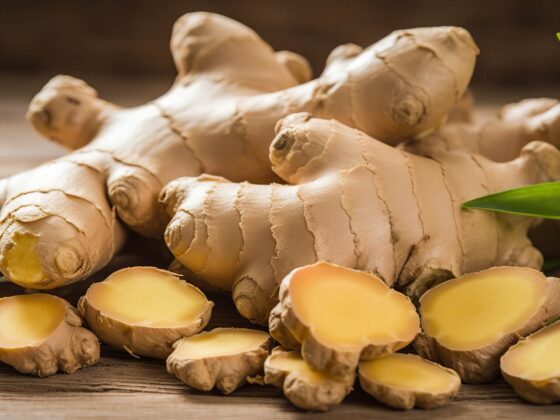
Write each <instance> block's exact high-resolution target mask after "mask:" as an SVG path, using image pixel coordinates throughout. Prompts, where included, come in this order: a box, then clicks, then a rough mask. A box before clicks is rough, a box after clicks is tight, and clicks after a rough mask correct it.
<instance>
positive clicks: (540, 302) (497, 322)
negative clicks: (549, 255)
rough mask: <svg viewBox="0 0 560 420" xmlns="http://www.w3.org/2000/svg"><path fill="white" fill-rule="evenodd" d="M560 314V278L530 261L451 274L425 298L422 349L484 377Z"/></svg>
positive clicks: (471, 377) (469, 378) (465, 374)
mask: <svg viewBox="0 0 560 420" xmlns="http://www.w3.org/2000/svg"><path fill="white" fill-rule="evenodd" d="M558 314H560V280H558V279H556V278H552V277H550V278H546V277H545V276H544V275H543V274H542V273H540V272H538V271H536V270H533V269H531V268H526V267H495V268H491V269H488V270H484V271H480V272H478V273H472V274H468V275H465V276H461V277H458V278H456V279H453V280H448V281H446V282H445V283H442V284H440V285H438V286H436V287H434V288H433V289H431V290H429V291H428V292H426V293H425V294H424V295H423V296H422V297H421V298H420V316H421V319H422V329H423V332H422V333H421V334H420V335H419V336H418V338H417V339H416V340H415V342H414V347H415V348H416V350H417V352H418V353H419V354H420V355H421V356H423V357H426V358H427V359H430V360H432V361H434V362H439V363H441V364H443V365H444V366H447V367H449V368H451V369H453V370H455V371H457V373H458V374H459V376H461V379H462V380H463V381H464V382H468V383H483V382H490V381H492V380H494V379H495V378H496V377H497V376H498V374H499V365H500V356H501V355H502V354H504V353H505V351H506V350H507V349H508V348H509V347H510V346H511V345H512V344H514V343H515V342H516V341H517V340H518V338H519V337H523V336H525V335H527V334H529V333H531V332H533V331H535V330H536V329H538V328H539V327H540V326H541V325H542V324H543V322H545V321H546V320H547V319H549V318H551V317H553V316H557V315H558Z"/></svg>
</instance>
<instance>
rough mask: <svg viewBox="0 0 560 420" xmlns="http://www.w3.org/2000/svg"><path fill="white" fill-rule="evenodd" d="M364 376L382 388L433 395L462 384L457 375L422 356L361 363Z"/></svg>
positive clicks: (403, 356) (392, 355)
mask: <svg viewBox="0 0 560 420" xmlns="http://www.w3.org/2000/svg"><path fill="white" fill-rule="evenodd" d="M359 369H360V376H363V377H365V378H367V380H369V381H373V382H376V383H379V384H381V385H384V386H387V387H391V388H397V389H401V390H406V391H417V392H427V393H432V394H440V393H447V392H450V391H452V390H453V389H454V388H455V387H456V386H457V382H458V381H460V379H459V377H458V376H457V375H456V374H453V372H452V371H450V370H449V369H445V368H443V367H441V366H439V365H437V364H435V363H431V362H428V361H426V360H424V359H422V358H421V357H418V356H415V355H410V354H402V353H395V354H391V355H388V356H384V357H381V358H379V359H374V360H369V361H364V362H360V367H359Z"/></svg>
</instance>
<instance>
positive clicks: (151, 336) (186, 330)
mask: <svg viewBox="0 0 560 420" xmlns="http://www.w3.org/2000/svg"><path fill="white" fill-rule="evenodd" d="M213 306H214V304H213V303H212V302H211V301H208V300H207V299H206V296H204V294H203V293H202V292H201V291H200V290H199V289H198V288H196V287H195V286H193V285H191V284H189V283H187V282H185V281H183V280H181V279H179V278H178V277H177V276H176V275H175V274H174V273H171V272H169V271H165V270H160V269H157V268H153V267H131V268H124V269H122V270H119V271H116V272H115V273H113V274H111V275H110V276H109V277H107V279H106V280H104V281H102V282H100V283H94V284H93V285H91V286H90V287H89V289H88V290H87V292H86V294H85V296H82V298H81V299H80V301H79V303H78V309H79V311H80V313H81V315H82V316H83V318H84V319H85V320H86V321H87V324H88V327H89V328H90V329H91V330H92V331H93V332H95V334H96V335H97V336H98V337H99V339H100V340H101V341H102V342H104V343H107V344H110V345H112V346H114V347H117V348H120V349H124V350H126V351H127V352H129V353H131V354H132V355H134V356H146V357H154V358H159V359H165V358H167V357H168V356H169V354H170V353H171V352H172V350H173V348H172V346H173V343H175V342H176V341H177V340H179V339H181V338H183V337H188V336H190V335H193V334H196V333H198V332H199V331H201V330H202V329H203V328H204V327H205V326H206V324H208V321H209V320H210V314H211V312H212V307H213Z"/></svg>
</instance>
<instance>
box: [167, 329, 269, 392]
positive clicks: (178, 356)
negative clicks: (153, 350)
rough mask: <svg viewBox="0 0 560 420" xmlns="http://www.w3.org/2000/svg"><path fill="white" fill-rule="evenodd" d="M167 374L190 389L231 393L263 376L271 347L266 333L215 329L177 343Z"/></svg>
mask: <svg viewBox="0 0 560 420" xmlns="http://www.w3.org/2000/svg"><path fill="white" fill-rule="evenodd" d="M173 347H174V348H175V350H174V351H173V353H171V355H170V356H169V357H168V358H167V371H168V372H169V373H172V374H174V375H175V376H176V377H177V378H179V379H180V380H181V381H183V382H184V383H185V384H187V385H188V386H190V387H191V388H195V389H200V390H202V391H210V390H211V389H213V388H214V387H216V388H218V389H219V390H220V391H222V392H223V393H224V394H230V393H232V392H233V391H235V390H236V389H237V388H239V387H240V386H242V385H244V384H245V382H246V380H247V378H249V377H254V376H257V375H258V374H260V373H261V372H262V370H263V365H264V361H265V359H266V357H267V356H268V354H269V352H270V348H271V347H272V339H271V338H270V336H269V335H268V334H267V333H266V332H264V331H258V330H251V329H246V328H215V329H213V330H212V331H207V332H201V333H200V334H197V335H193V336H191V337H185V338H183V339H181V340H179V341H177V342H176V343H175V345H174V346H173Z"/></svg>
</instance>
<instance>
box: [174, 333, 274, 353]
mask: <svg viewBox="0 0 560 420" xmlns="http://www.w3.org/2000/svg"><path fill="white" fill-rule="evenodd" d="M268 340H269V335H268V334H267V333H266V332H264V331H259V330H250V329H246V328H216V329H214V330H212V331H208V332H202V333H200V334H197V335H193V336H191V337H185V338H183V339H181V340H180V341H179V342H178V344H177V347H176V349H175V351H174V354H173V355H174V357H176V358H180V359H192V360H195V359H204V358H208V357H217V356H230V355H234V354H239V353H243V352H246V351H249V350H252V349H257V348H259V347H260V346H262V345H263V344H264V343H266V342H267V341H268Z"/></svg>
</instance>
